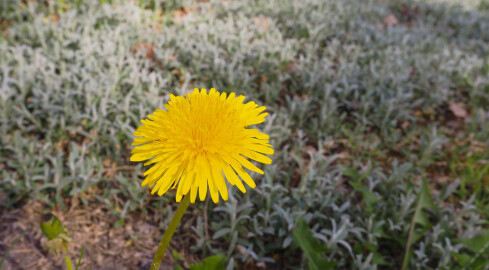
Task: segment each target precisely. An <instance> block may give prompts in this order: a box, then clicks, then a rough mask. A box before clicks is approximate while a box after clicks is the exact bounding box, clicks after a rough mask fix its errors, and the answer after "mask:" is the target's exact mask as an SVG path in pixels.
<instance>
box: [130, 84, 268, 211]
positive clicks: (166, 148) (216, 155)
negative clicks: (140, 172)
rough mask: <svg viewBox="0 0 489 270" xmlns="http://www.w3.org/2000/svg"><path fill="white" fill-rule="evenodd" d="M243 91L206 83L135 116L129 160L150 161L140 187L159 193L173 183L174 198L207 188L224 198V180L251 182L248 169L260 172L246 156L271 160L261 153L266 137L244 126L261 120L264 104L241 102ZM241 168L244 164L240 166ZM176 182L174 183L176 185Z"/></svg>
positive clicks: (202, 197) (193, 195)
mask: <svg viewBox="0 0 489 270" xmlns="http://www.w3.org/2000/svg"><path fill="white" fill-rule="evenodd" d="M244 100H245V96H238V97H236V94H235V93H231V94H229V95H227V94H226V93H219V92H217V91H216V90H215V89H214V88H212V89H211V90H210V91H209V93H207V91H206V89H202V90H200V91H199V89H195V90H194V92H192V93H189V94H187V95H186V96H174V95H170V101H169V102H168V104H166V105H165V108H166V111H165V110H160V109H158V110H156V111H155V112H154V113H153V114H152V115H148V118H149V119H144V120H141V122H142V123H143V125H141V126H140V127H139V128H138V129H137V130H136V131H135V132H134V136H135V137H136V138H135V139H134V142H133V144H132V146H136V147H135V148H134V149H133V150H132V156H131V161H145V160H147V162H146V163H145V164H144V165H145V166H148V165H151V164H152V165H153V166H152V167H151V168H150V169H148V170H147V171H146V172H145V173H144V175H145V179H144V181H143V183H142V184H141V185H142V186H143V187H144V186H148V187H150V188H151V187H152V191H151V193H152V194H154V193H156V192H157V193H158V195H160V196H161V195H163V194H164V193H165V192H167V191H168V190H169V189H170V188H172V189H174V188H177V193H176V201H177V202H178V201H180V200H181V199H182V197H183V196H184V195H187V194H189V193H190V201H191V202H192V203H194V202H195V200H196V198H197V193H198V195H199V198H200V200H201V201H203V200H205V198H206V195H207V190H209V192H210V195H211V198H212V200H213V201H214V202H215V203H217V202H218V201H219V194H220V195H221V197H222V198H223V200H225V201H226V200H227V199H228V190H227V185H226V183H225V179H226V180H227V181H228V182H229V183H230V184H232V185H235V186H237V187H238V189H239V190H241V191H242V192H243V193H245V192H246V189H245V187H244V185H243V182H242V181H241V180H243V181H244V182H245V183H246V184H247V185H248V186H250V187H252V188H254V187H255V186H256V184H255V182H254V181H253V179H252V178H251V177H250V175H249V174H248V172H247V171H246V170H245V169H244V168H246V169H248V170H251V171H254V172H257V173H260V174H263V171H262V170H261V169H259V168H258V167H256V166H255V165H254V164H253V163H251V162H250V161H249V160H248V158H249V159H252V160H255V161H257V162H261V163H264V164H271V162H272V160H271V159H270V158H269V157H267V156H265V155H271V154H273V149H272V146H271V145H270V144H269V136H268V135H266V134H264V133H262V132H260V131H258V130H257V129H250V128H248V126H251V125H254V124H259V123H263V122H264V121H265V116H267V115H268V113H266V112H264V111H265V110H266V107H264V106H261V107H259V106H258V105H257V104H256V103H255V102H253V101H250V102H248V103H243V101H244ZM243 167H244V168H243ZM177 186H178V187H177Z"/></svg>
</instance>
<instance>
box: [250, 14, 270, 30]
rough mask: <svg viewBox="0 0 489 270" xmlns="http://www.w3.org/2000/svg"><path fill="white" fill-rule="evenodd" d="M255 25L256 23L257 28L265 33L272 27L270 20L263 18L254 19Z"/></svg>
mask: <svg viewBox="0 0 489 270" xmlns="http://www.w3.org/2000/svg"><path fill="white" fill-rule="evenodd" d="M253 23H255V25H256V26H258V27H259V28H261V29H262V30H265V31H267V30H268V28H269V26H270V24H269V23H268V18H267V17H263V16H260V17H255V18H253Z"/></svg>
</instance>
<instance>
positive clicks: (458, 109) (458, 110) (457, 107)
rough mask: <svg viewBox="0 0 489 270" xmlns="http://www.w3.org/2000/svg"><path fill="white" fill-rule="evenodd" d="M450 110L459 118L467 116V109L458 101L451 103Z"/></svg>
mask: <svg viewBox="0 0 489 270" xmlns="http://www.w3.org/2000/svg"><path fill="white" fill-rule="evenodd" d="M449 109H450V111H451V112H452V113H453V115H455V116H456V117H459V118H466V117H467V116H468V113H467V111H466V110H465V109H464V107H463V106H462V104H460V103H452V104H450V107H449Z"/></svg>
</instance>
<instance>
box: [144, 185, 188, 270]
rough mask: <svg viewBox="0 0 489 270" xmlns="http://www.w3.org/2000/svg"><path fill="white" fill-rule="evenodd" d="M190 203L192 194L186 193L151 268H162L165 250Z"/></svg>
mask: <svg viewBox="0 0 489 270" xmlns="http://www.w3.org/2000/svg"><path fill="white" fill-rule="evenodd" d="M189 204H190V194H189V195H186V196H185V198H183V201H182V202H181V203H180V205H179V206H178V209H177V212H175V215H173V218H172V220H171V221H170V225H168V229H166V231H165V234H164V235H163V238H162V239H161V242H160V246H159V247H158V250H157V251H156V254H155V257H154V259H153V263H152V264H151V268H150V270H158V269H160V265H161V261H162V260H163V256H164V255H165V251H166V249H167V248H168V245H169V244H170V240H171V238H172V236H173V233H175V230H176V229H177V227H178V224H179V223H180V220H181V219H182V217H183V213H185V210H187V207H188V205H189Z"/></svg>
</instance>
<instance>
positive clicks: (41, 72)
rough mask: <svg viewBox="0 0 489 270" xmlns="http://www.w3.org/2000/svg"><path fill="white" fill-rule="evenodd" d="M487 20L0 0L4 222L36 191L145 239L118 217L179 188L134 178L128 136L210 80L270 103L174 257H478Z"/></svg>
mask: <svg viewBox="0 0 489 270" xmlns="http://www.w3.org/2000/svg"><path fill="white" fill-rule="evenodd" d="M488 29H489V2H488V1H486V0H481V1H463V2H461V1H460V2H459V1H448V0H445V1H442V0H438V1H416V0H394V1H385V0H366V1H355V0H343V1H333V0H327V1H323V0H302V1H287V0H284V1H282V0H269V1H261V0H254V1H249V2H248V1H217V0H210V1H190V0H184V1H163V0H161V1H157V0H154V1H152V0H136V1H110V0H100V1H83V0H78V1H64V0H58V1H51V0H44V1H41V0H39V1H34V0H30V1H10V0H6V1H5V0H4V1H1V2H0V115H1V116H0V168H1V176H0V200H1V213H2V215H3V216H4V218H5V219H4V220H6V222H4V221H2V226H3V227H2V228H4V229H5V231H7V230H6V229H7V228H9V227H8V226H9V221H10V222H11V223H13V222H14V219H13V218H12V217H11V216H9V213H12V211H15V209H19V208H22V207H23V206H25V205H30V204H29V202H32V201H35V202H40V204H39V205H42V208H43V209H48V210H53V209H54V210H57V211H60V212H62V213H67V212H69V210H70V209H73V207H74V206H73V205H74V204H75V205H81V207H85V208H87V209H91V211H92V210H93V211H92V212H93V213H99V214H100V213H103V215H106V216H110V217H113V218H112V219H110V222H109V226H108V227H109V231H110V230H111V229H114V230H115V229H117V228H125V231H124V233H125V234H128V235H129V236H127V239H129V240H127V239H126V240H127V241H131V242H125V244H127V243H129V245H128V246H130V245H131V243H136V242H137V241H143V240H142V239H145V241H153V242H150V243H149V246H151V245H154V246H156V243H157V242H158V238H159V237H160V236H161V234H156V235H154V236H153V235H150V236H148V235H145V233H142V232H140V231H131V230H129V229H127V228H128V226H129V227H130V228H132V227H131V226H132V225H131V224H136V223H135V222H136V221H137V220H138V218H137V217H140V216H141V215H142V216H143V217H145V218H146V219H145V221H144V223H151V222H152V223H151V224H152V225H154V226H155V228H156V232H161V231H162V229H163V228H164V227H165V226H166V225H167V224H168V222H169V218H168V216H171V215H172V213H173V211H174V209H175V207H176V204H175V203H174V194H173V193H170V194H168V195H166V196H164V197H161V198H159V197H153V196H151V195H150V194H149V191H148V190H146V189H143V188H140V182H141V180H142V172H143V171H144V169H143V168H142V167H141V165H140V164H134V163H130V162H129V154H130V143H131V140H132V133H133V132H134V130H135V128H137V127H138V126H139V125H140V122H139V121H140V119H142V118H145V117H146V116H147V115H148V114H150V113H152V112H153V111H154V110H155V109H156V108H162V107H163V105H164V104H165V103H166V102H167V101H168V100H169V95H170V94H171V93H173V94H178V95H184V94H185V93H187V92H188V91H189V90H192V89H193V88H194V87H198V88H207V89H209V88H211V87H215V88H216V89H219V90H221V91H225V92H231V91H235V92H237V93H239V94H243V95H245V96H247V97H248V100H255V101H256V102H257V103H259V104H263V105H265V106H267V108H268V111H269V113H270V117H269V118H268V120H267V121H266V123H264V124H262V125H261V126H260V128H261V129H262V130H263V131H264V132H266V133H268V134H270V135H271V143H272V145H273V146H274V148H275V150H276V154H275V155H274V157H273V164H272V165H270V166H265V167H264V171H265V175H264V176H261V175H257V174H253V175H252V176H253V178H254V179H255V180H256V182H257V187H256V188H255V189H253V190H249V192H247V194H245V195H243V194H241V193H240V192H239V191H237V190H233V192H232V193H231V194H230V199H229V201H228V202H221V203H219V204H218V205H214V204H213V203H197V204H195V205H193V206H192V207H191V208H190V210H189V211H188V213H187V214H186V216H185V217H184V219H186V220H187V224H183V225H181V227H182V228H181V230H180V233H178V231H177V234H176V236H175V238H176V240H174V241H175V242H174V243H173V244H172V247H173V248H174V249H175V252H173V256H171V257H172V258H171V260H172V261H174V262H177V263H178V262H179V261H180V264H181V265H183V267H187V268H188V267H189V266H188V263H195V262H197V261H200V260H201V259H203V258H205V257H207V256H211V255H216V254H221V255H226V256H228V259H229V260H228V262H227V265H228V268H229V269H232V268H233V267H236V268H245V269H262V268H265V267H266V268H267V269H301V268H309V269H315V268H313V267H314V265H316V266H317V267H319V268H317V269H326V268H321V267H320V265H323V267H326V266H324V265H329V266H328V267H330V266H331V267H336V268H337V269H399V268H400V266H401V265H402V263H403V261H404V260H405V258H407V265H406V266H407V267H408V268H409V269H435V268H436V269H455V268H462V267H466V268H470V269H484V267H486V268H485V269H487V266H486V262H487V261H488V260H489V257H488V254H489V249H488V248H487V247H488V246H489V238H487V235H488V234H487V228H488V215H489V214H488V213H489V207H488V205H489V204H488V199H489V197H488V196H487V194H488V183H489V177H488V172H489V162H488V161H489V152H488V138H489V125H488V120H489V31H488ZM423 181H426V185H425V186H424V185H422V182H423ZM423 187H424V188H423ZM236 191H237V192H236ZM98 208H100V209H102V210H101V212H98V210H97V211H96V210H94V209H98ZM7 217H8V218H7ZM150 217H155V218H154V219H151V218H150ZM148 220H152V221H148ZM15 222H22V220H15ZM184 223H185V221H184ZM104 224H105V223H104ZM137 224H140V223H137ZM89 225H90V226H93V228H94V230H97V226H99V225H100V224H98V223H96V222H92V223H90V224H89ZM87 226H88V225H87ZM134 226H136V225H134ZM10 229H11V228H10ZM67 230H68V232H69V231H70V227H69V226H67ZM71 230H72V231H73V230H75V229H74V228H72V229H71ZM10 232H11V231H10ZM19 234H20V233H19ZM146 234H147V233H146ZM39 235H40V234H39ZM23 237H24V236H23ZM179 237H180V238H182V239H190V240H188V241H189V242H188V243H190V245H189V246H185V247H183V246H179V243H181V242H179V240H178V238H179ZM39 238H40V237H39ZM298 239H302V240H298ZM14 240H16V239H15V238H12V241H10V240H9V239H7V238H5V240H4V241H3V242H1V244H0V247H1V248H0V252H2V251H3V252H2V253H5V252H6V250H7V249H8V247H9V246H10V244H12V243H13V242H14ZM75 240H76V239H75ZM86 241H89V240H86ZM304 241H308V242H307V243H305V242H304ZM474 241H475V242H474ZM476 242H477V243H476ZM122 243H123V244H124V242H122ZM132 245H136V244H132ZM315 247H316V248H315ZM41 249H42V248H41ZM177 251H178V252H180V253H184V254H187V255H188V254H193V255H192V256H194V257H192V256H191V255H188V256H187V257H186V258H181V257H180V255H179V253H178V252H177ZM90 252H91V251H90V247H89V245H88V247H87V250H86V253H85V256H84V260H86V261H85V262H83V263H85V265H89V266H90V267H95V266H97V265H100V264H99V263H100V262H97V261H96V260H95V259H94V260H91V259H90V258H91V255H90V254H91V253H90ZM0 254H1V253H0ZM144 254H146V253H144ZM147 254H148V255H147V256H146V257H145V256H134V257H133V258H129V260H127V261H130V260H132V261H133V263H134V264H131V263H129V262H127V263H128V264H124V263H126V262H124V263H123V262H122V261H118V263H120V265H126V266H128V265H129V266H128V267H129V268H130V269H134V268H131V265H137V266H139V267H141V268H144V267H146V266H147V265H148V264H149V263H150V262H151V256H152V254H153V252H152V251H151V250H148V251H147ZM9 256H10V255H9ZM11 256H13V258H11V260H10V261H11V263H12V264H15V256H14V255H11ZM94 256H95V255H94ZM114 256H116V255H114ZM214 258H216V257H214ZM219 259H221V258H220V257H219ZM186 260H187V261H188V263H187V262H186ZM7 261H8V260H7ZM182 261H183V262H182ZM90 263H91V264H90ZM102 263H103V261H102ZM82 266H83V264H82ZM87 267H88V266H87ZM169 267H170V266H169ZM178 267H180V266H178ZM14 269H16V268H14ZM82 269H84V268H82Z"/></svg>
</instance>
